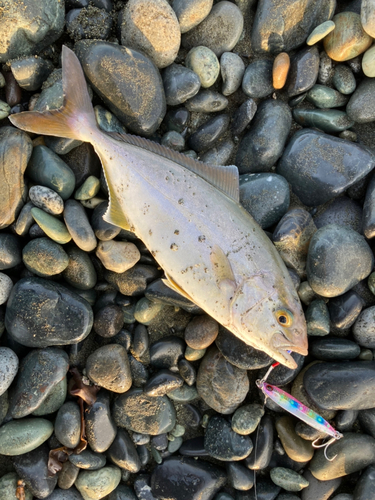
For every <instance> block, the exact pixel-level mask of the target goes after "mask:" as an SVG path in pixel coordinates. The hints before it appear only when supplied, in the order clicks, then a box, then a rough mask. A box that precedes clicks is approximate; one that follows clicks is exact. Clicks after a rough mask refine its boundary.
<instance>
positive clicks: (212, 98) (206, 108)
mask: <svg viewBox="0 0 375 500" xmlns="http://www.w3.org/2000/svg"><path fill="white" fill-rule="evenodd" d="M185 106H186V109H187V110H189V111H196V112H197V113H214V112H215V111H222V110H223V109H225V108H226V107H227V106H228V99H227V98H226V97H224V96H223V95H222V94H220V93H219V92H215V91H213V90H200V91H199V92H198V94H197V95H196V96H194V97H193V98H192V99H189V100H188V101H187V102H186V103H185Z"/></svg>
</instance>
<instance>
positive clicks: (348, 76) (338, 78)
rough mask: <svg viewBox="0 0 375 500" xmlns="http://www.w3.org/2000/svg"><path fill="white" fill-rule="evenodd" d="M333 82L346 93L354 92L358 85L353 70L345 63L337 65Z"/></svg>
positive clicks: (339, 89)
mask: <svg viewBox="0 0 375 500" xmlns="http://www.w3.org/2000/svg"><path fill="white" fill-rule="evenodd" d="M332 83H333V85H334V86H335V87H336V88H337V90H338V91H339V92H341V94H344V95H347V94H352V93H353V92H354V91H355V88H356V86H357V82H356V80H355V77H354V75H353V72H352V70H351V69H350V68H349V67H348V66H346V65H345V64H337V65H336V66H335V72H334V74H333V78H332Z"/></svg>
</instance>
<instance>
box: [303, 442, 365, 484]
mask: <svg viewBox="0 0 375 500" xmlns="http://www.w3.org/2000/svg"><path fill="white" fill-rule="evenodd" d="M327 454H328V457H330V456H335V455H336V454H337V456H336V458H335V460H333V461H332V462H330V461H328V460H326V458H325V456H324V451H323V450H322V449H320V450H318V451H317V452H316V453H315V455H314V458H313V459H312V461H311V463H310V467H309V468H310V470H311V472H312V474H313V476H314V477H316V478H317V479H319V480H321V481H327V480H329V479H335V478H337V477H342V476H345V475H347V474H352V473H353V472H357V471H359V470H361V469H364V468H365V467H367V466H368V465H370V464H371V463H373V461H374V459H375V440H374V439H373V438H372V437H370V436H366V435H365V434H353V433H349V432H348V433H347V434H345V435H344V437H343V438H342V439H340V440H339V441H336V442H335V443H333V444H332V445H331V446H330V447H329V449H328V453H327Z"/></svg>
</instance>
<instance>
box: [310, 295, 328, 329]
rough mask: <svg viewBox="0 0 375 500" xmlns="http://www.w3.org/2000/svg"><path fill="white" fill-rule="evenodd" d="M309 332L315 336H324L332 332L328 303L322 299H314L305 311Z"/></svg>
mask: <svg viewBox="0 0 375 500" xmlns="http://www.w3.org/2000/svg"><path fill="white" fill-rule="evenodd" d="M305 315H306V324H307V334H308V335H311V336H313V337H324V336H325V335H328V334H329V332H330V324H329V321H330V318H329V312H328V309H327V306H326V303H325V302H324V300H322V299H316V300H313V301H312V302H311V303H310V304H309V306H308V308H307V311H306V313H305Z"/></svg>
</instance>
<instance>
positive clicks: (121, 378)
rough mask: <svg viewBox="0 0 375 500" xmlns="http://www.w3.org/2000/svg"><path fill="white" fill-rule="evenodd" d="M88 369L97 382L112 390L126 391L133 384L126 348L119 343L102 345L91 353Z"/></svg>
mask: <svg viewBox="0 0 375 500" xmlns="http://www.w3.org/2000/svg"><path fill="white" fill-rule="evenodd" d="M86 371H87V375H88V377H89V378H90V379H91V380H92V381H93V382H94V383H95V384H97V385H99V386H101V387H104V388H105V389H108V390H110V391H112V392H116V393H123V392H126V391H128V390H129V388H130V386H131V384H132V378H131V373H130V366H129V361H128V355H127V352H126V349H125V348H124V347H122V346H120V345H117V344H109V345H106V346H103V347H100V348H99V349H97V350H96V351H95V352H93V353H92V354H90V356H89V357H88V358H87V362H86Z"/></svg>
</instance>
